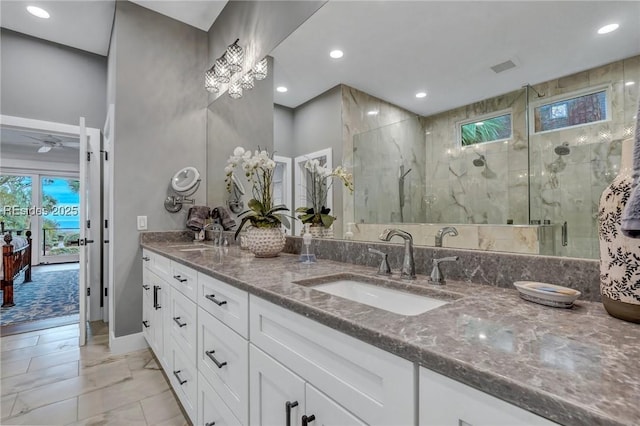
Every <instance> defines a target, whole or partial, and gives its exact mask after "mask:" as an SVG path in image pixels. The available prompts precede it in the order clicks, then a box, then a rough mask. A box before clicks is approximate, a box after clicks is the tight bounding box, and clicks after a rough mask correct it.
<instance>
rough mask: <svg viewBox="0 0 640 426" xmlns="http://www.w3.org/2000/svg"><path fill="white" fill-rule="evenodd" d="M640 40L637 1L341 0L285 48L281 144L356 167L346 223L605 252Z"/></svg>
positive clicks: (339, 205) (277, 71)
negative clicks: (602, 243) (606, 209)
mask: <svg viewBox="0 0 640 426" xmlns="http://www.w3.org/2000/svg"><path fill="white" fill-rule="evenodd" d="M610 23H617V24H618V25H619V28H618V29H617V30H616V31H613V32H611V33H608V34H598V29H599V28H601V27H603V26H604V25H606V24H610ZM332 50H341V51H342V52H343V56H342V57H340V58H332V57H331V56H330V55H329V54H330V52H331V51H332ZM638 55H640V4H639V3H637V2H610V1H596V2H500V3H495V2H397V1H393V2H392V1H388V2H386V1H382V2H380V1H376V2H367V1H365V2H328V3H326V4H325V5H324V6H323V7H321V8H320V9H319V10H318V11H317V12H316V13H315V14H314V15H313V16H311V17H310V18H309V19H308V20H307V21H306V22H305V23H304V24H303V25H301V26H300V27H299V28H298V29H297V30H296V31H294V32H293V33H292V34H291V35H290V36H289V37H288V38H287V39H286V40H284V41H283V42H282V43H281V44H280V45H279V46H278V47H277V48H276V49H274V50H273V51H272V53H271V56H272V57H273V62H274V73H273V95H272V96H273V104H274V106H273V114H274V140H273V144H274V149H275V151H276V152H278V153H279V154H280V155H284V156H287V157H292V158H296V157H298V156H300V155H302V154H304V153H308V152H315V151H319V150H322V149H327V148H331V149H332V157H333V158H332V161H333V165H334V166H335V165H338V164H343V165H345V166H346V167H347V168H348V169H350V170H352V172H353V174H354V179H355V192H354V194H353V195H351V194H348V193H345V192H344V191H342V190H335V191H334V197H333V205H334V207H335V209H334V210H333V211H334V214H335V215H336V216H337V217H338V219H337V221H336V222H335V224H334V234H335V235H336V236H340V235H343V232H344V231H345V230H346V228H347V224H348V223H353V224H354V225H352V227H353V229H352V231H353V233H354V238H355V239H361V240H368V239H371V240H374V239H376V238H377V235H379V233H380V230H381V229H383V228H384V227H388V226H389V225H392V226H394V227H400V228H403V229H406V230H408V231H409V232H411V233H412V234H413V235H414V240H415V241H416V244H424V245H434V237H435V234H436V233H437V231H438V229H440V228H441V227H443V226H444V225H445V224H446V225H452V226H455V227H456V228H457V229H458V235H457V236H455V237H452V236H446V237H445V238H444V242H443V246H445V247H447V246H448V247H459V248H470V249H482V250H498V251H510V252H520V253H533V254H547V255H560V256H571V257H584V258H596V257H597V256H598V244H597V229H596V212H597V205H598V202H599V196H600V194H601V192H602V190H603V189H604V188H605V187H606V186H607V185H608V184H609V182H610V181H611V180H612V179H613V177H615V175H616V174H617V168H618V165H619V163H620V155H621V150H620V147H621V141H622V140H624V139H626V138H629V137H631V136H632V133H633V129H634V127H635V120H636V112H637V110H636V107H637V102H638V94H639V89H638V87H639V85H640V57H639V56H638ZM336 56H337V55H336ZM281 86H282V87H286V88H287V91H286V92H284V91H276V90H275V89H276V87H281ZM419 92H424V93H426V96H424V97H417V96H416V95H417V94H418V93H419ZM585 116H588V117H586V118H585ZM293 185H294V187H295V185H296V183H295V182H294V183H293ZM292 190H293V189H292ZM292 207H295V206H292Z"/></svg>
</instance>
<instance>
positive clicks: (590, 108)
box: [532, 88, 609, 133]
mask: <svg viewBox="0 0 640 426" xmlns="http://www.w3.org/2000/svg"><path fill="white" fill-rule="evenodd" d="M608 119H609V90H608V88H600V89H596V90H591V91H590V92H587V93H585V92H584V91H583V92H581V93H579V94H578V93H575V92H574V93H572V94H571V95H569V96H567V95H564V96H563V97H562V98H560V99H557V98H556V99H555V100H554V101H553V102H549V101H547V102H546V103H541V104H538V106H535V107H534V108H533V120H532V121H533V129H532V130H533V133H543V132H550V131H554V130H560V129H566V128H568V127H576V126H583V125H586V124H592V123H598V122H601V121H606V120H608Z"/></svg>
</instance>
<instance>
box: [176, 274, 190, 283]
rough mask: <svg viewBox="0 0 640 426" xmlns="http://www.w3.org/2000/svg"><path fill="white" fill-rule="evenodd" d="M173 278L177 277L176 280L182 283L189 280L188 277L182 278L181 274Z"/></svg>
mask: <svg viewBox="0 0 640 426" xmlns="http://www.w3.org/2000/svg"><path fill="white" fill-rule="evenodd" d="M173 278H175V279H176V280H178V281H179V282H181V283H184V282H187V281H188V280H187V279H186V278H182V277H181V276H180V275H174V276H173Z"/></svg>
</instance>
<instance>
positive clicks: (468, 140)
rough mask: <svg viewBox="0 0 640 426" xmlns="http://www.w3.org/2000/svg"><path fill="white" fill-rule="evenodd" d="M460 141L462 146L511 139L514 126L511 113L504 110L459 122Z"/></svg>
mask: <svg viewBox="0 0 640 426" xmlns="http://www.w3.org/2000/svg"><path fill="white" fill-rule="evenodd" d="M458 126H459V127H458V130H459V134H460V142H461V144H462V146H469V145H475V144H479V143H486V142H497V141H504V140H507V139H511V136H512V134H513V126H512V125H511V113H510V112H507V113H505V112H504V111H502V112H500V113H497V114H492V115H488V116H482V117H474V118H473V120H465V121H463V122H461V123H458Z"/></svg>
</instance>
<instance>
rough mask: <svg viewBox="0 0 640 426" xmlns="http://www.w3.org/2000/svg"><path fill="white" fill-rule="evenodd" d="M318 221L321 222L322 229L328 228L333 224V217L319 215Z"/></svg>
mask: <svg viewBox="0 0 640 426" xmlns="http://www.w3.org/2000/svg"><path fill="white" fill-rule="evenodd" d="M320 219H321V220H322V224H323V225H324V227H325V228H329V227H330V226H331V225H332V224H333V221H334V220H335V217H333V216H331V215H328V214H323V215H320Z"/></svg>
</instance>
